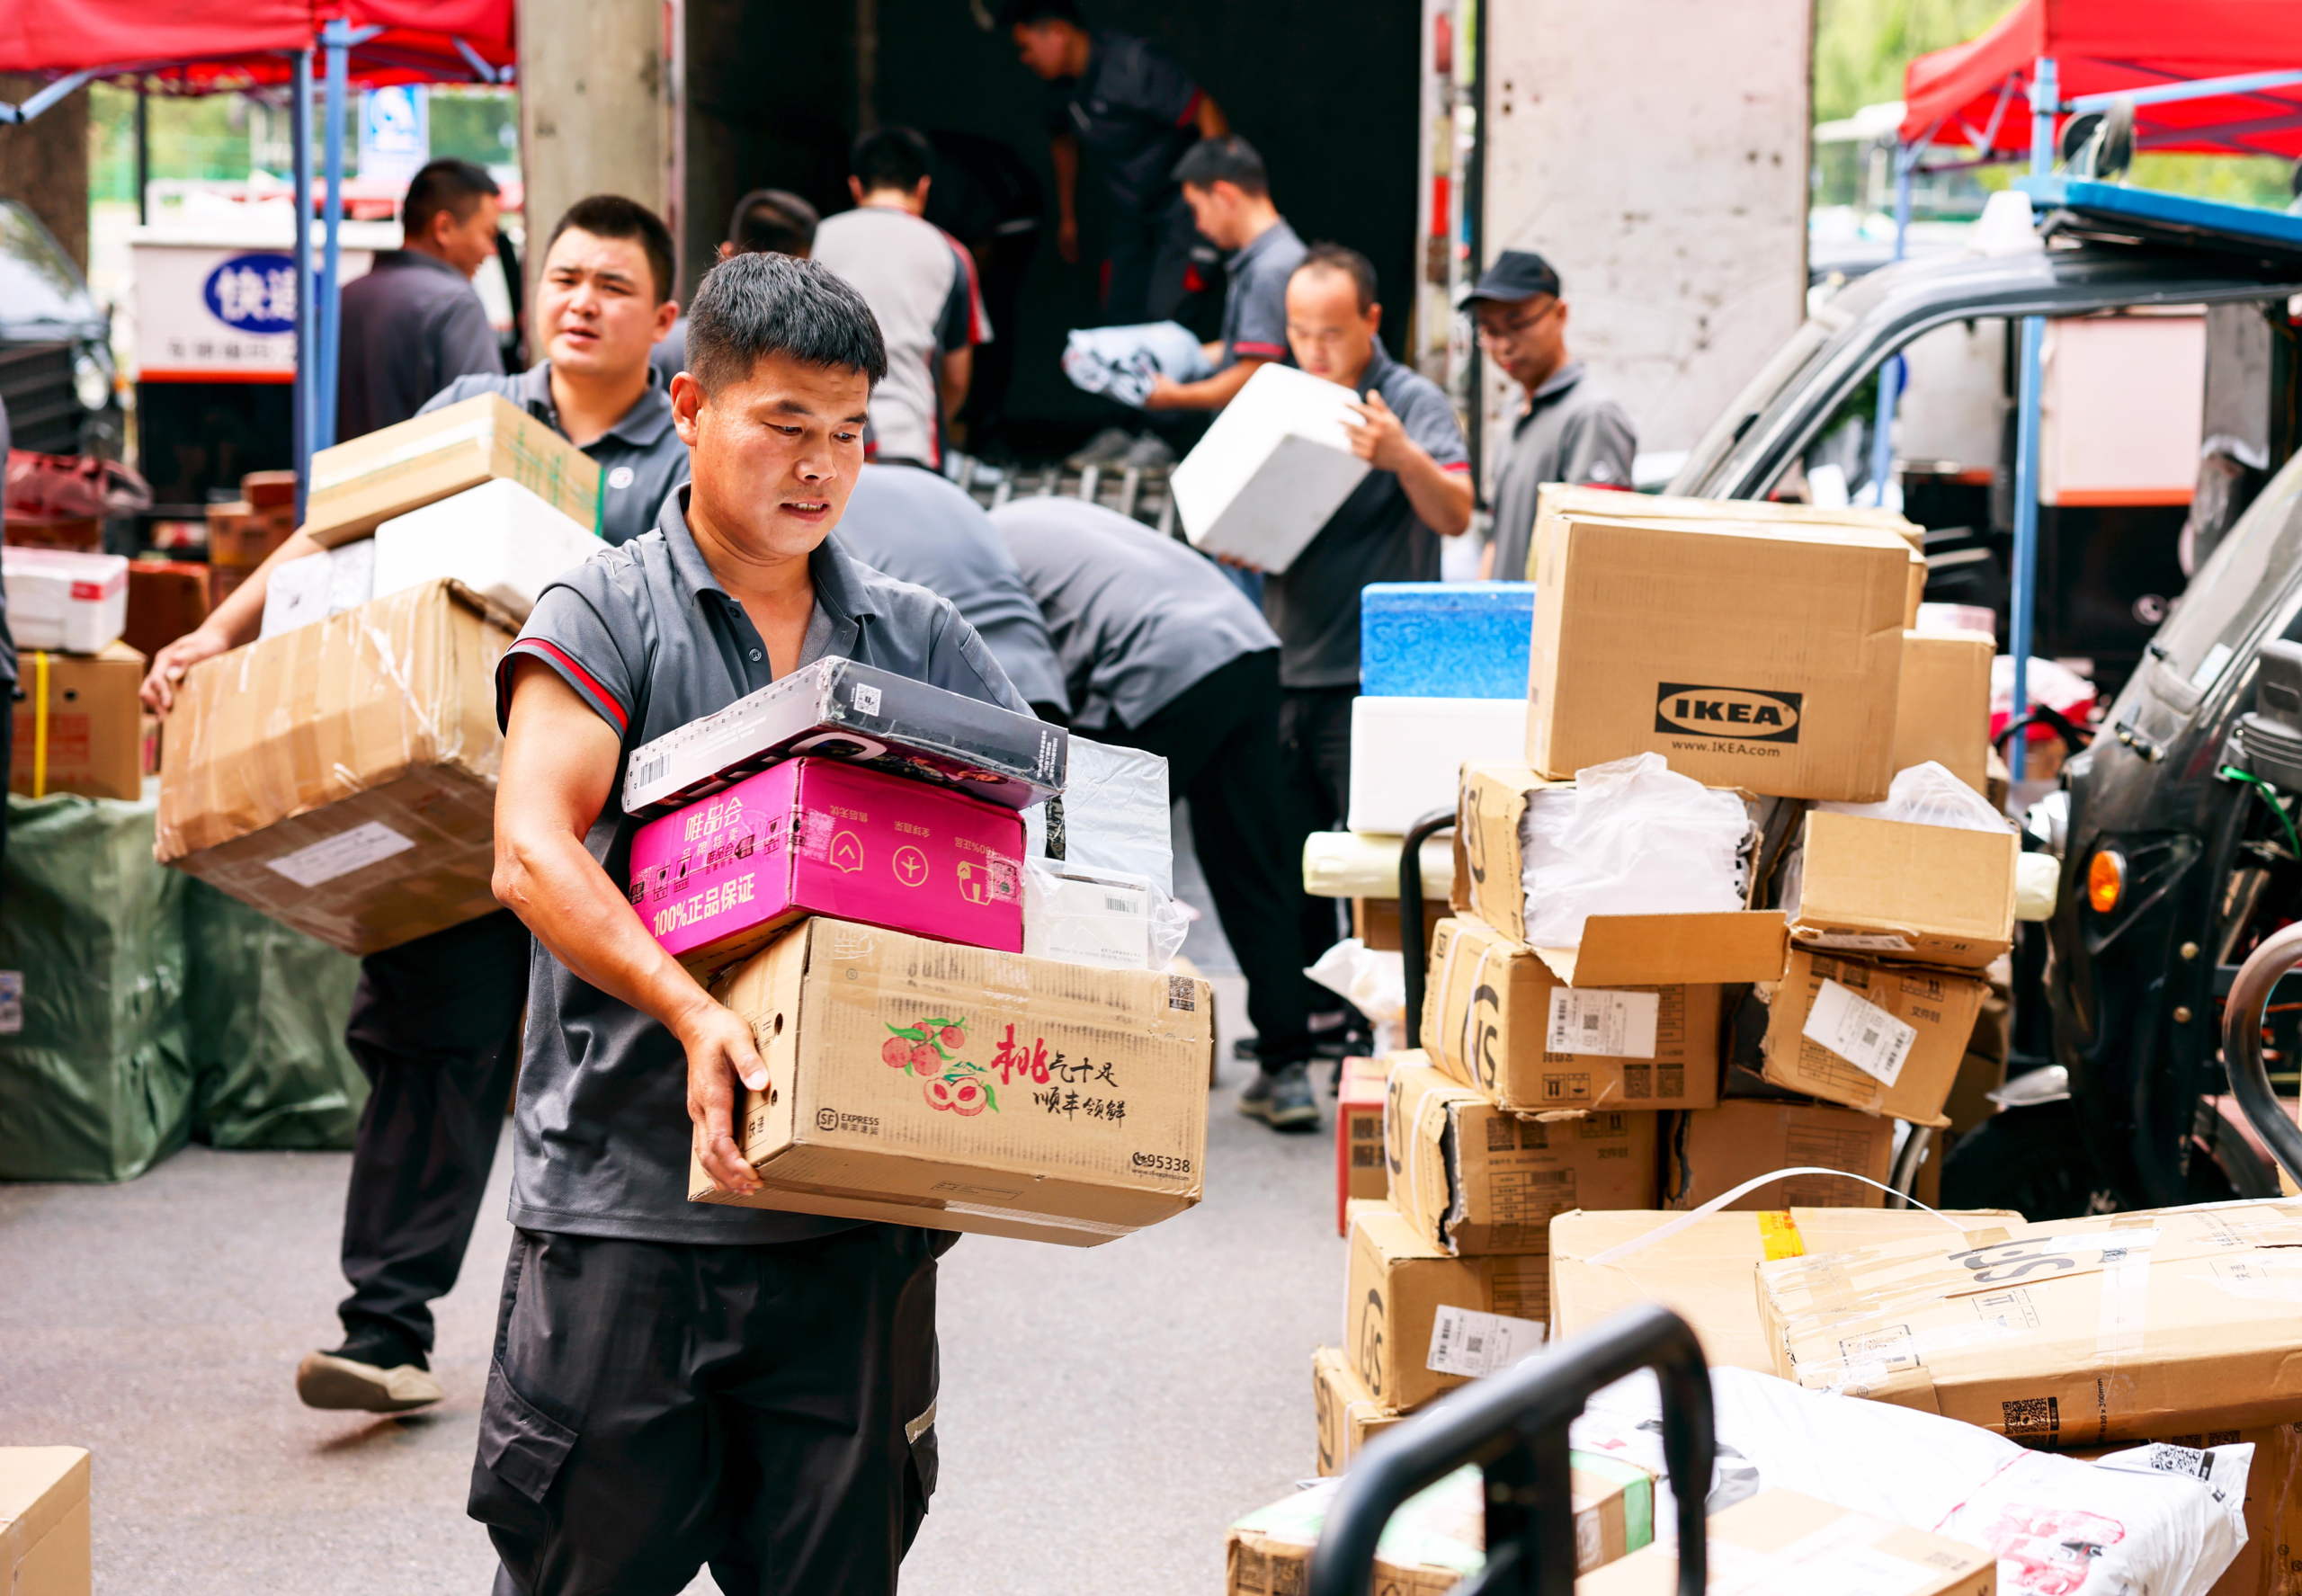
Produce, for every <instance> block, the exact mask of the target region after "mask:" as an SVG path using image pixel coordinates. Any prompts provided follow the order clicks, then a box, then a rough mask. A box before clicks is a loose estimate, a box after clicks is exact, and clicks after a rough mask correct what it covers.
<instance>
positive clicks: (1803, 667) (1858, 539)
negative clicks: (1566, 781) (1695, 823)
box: [1527, 508, 1910, 803]
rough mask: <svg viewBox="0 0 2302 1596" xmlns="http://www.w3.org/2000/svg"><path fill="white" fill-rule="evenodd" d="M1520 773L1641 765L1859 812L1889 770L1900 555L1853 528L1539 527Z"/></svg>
mask: <svg viewBox="0 0 2302 1596" xmlns="http://www.w3.org/2000/svg"><path fill="white" fill-rule="evenodd" d="M1536 539H1537V540H1536V547H1535V570H1536V575H1535V620H1534V632H1533V646H1532V654H1531V663H1530V671H1529V678H1528V705H1527V762H1528V763H1529V764H1530V765H1532V766H1533V767H1534V768H1535V769H1536V770H1538V771H1541V772H1542V773H1543V774H1545V775H1547V776H1551V777H1554V778H1566V777H1571V776H1572V775H1574V773H1575V771H1578V770H1580V769H1583V768H1584V767H1585V766H1587V765H1594V764H1600V763H1603V762H1606V761H1609V760H1615V759H1623V758H1627V757H1628V756H1629V755H1631V754H1634V753H1660V754H1662V755H1664V757H1665V758H1666V759H1668V760H1669V761H1670V763H1671V768H1672V769H1673V770H1674V771H1679V772H1681V773H1682V774H1684V775H1688V776H1691V777H1693V778H1694V779H1695V780H1698V781H1702V782H1707V783H1709V784H1710V785H1712V786H1718V787H1740V788H1744V789H1749V790H1751V791H1753V792H1765V793H1771V794H1775V795H1778V796H1780V797H1784V798H1844V799H1851V800H1853V801H1856V802H1865V803H1867V802H1870V801H1873V800H1876V799H1878V798H1884V797H1886V796H1887V783H1888V782H1889V780H1892V778H1893V776H1894V768H1893V754H1894V725H1895V706H1896V699H1897V696H1898V694H1899V693H1900V691H1901V685H1902V645H1903V622H1904V619H1905V609H1906V607H1907V598H1908V589H1909V571H1910V549H1909V546H1908V545H1907V544H1906V543H1905V540H1904V539H1901V538H1899V537H1897V536H1896V535H1895V534H1894V533H1892V532H1888V531H1878V530H1874V529H1870V528H1867V527H1851V526H1835V527H1814V526H1804V525H1797V524H1789V523H1783V522H1776V523H1773V524H1762V523H1761V522H1756V521H1749V522H1700V523H1697V522H1668V521H1656V520H1653V519H1651V518H1647V517H1646V516H1645V515H1644V514H1643V513H1642V512H1641V510H1639V509H1636V508H1617V509H1616V510H1614V511H1613V512H1612V513H1606V514H1602V513H1587V514H1586V513H1570V514H1563V515H1560V516H1557V518H1555V519H1554V521H1552V522H1550V523H1548V524H1544V523H1541V522H1538V526H1537V529H1536Z"/></svg>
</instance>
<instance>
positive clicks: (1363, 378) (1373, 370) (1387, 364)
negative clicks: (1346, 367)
mask: <svg viewBox="0 0 2302 1596" xmlns="http://www.w3.org/2000/svg"><path fill="white" fill-rule="evenodd" d="M1397 364H1398V362H1397V361H1395V360H1393V359H1392V358H1391V352H1390V351H1389V350H1387V349H1385V348H1384V347H1383V341H1382V340H1381V339H1380V338H1378V339H1376V340H1375V347H1374V349H1373V351H1372V352H1371V353H1370V355H1369V356H1368V359H1367V369H1366V370H1364V371H1361V373H1360V374H1359V397H1360V398H1361V400H1362V401H1363V400H1364V399H1365V398H1366V397H1367V396H1368V395H1369V394H1370V393H1371V392H1372V391H1373V390H1375V389H1376V388H1380V387H1382V386H1383V379H1385V378H1387V377H1388V376H1389V375H1390V374H1391V369H1392V368H1393V367H1395V366H1396V365H1397Z"/></svg>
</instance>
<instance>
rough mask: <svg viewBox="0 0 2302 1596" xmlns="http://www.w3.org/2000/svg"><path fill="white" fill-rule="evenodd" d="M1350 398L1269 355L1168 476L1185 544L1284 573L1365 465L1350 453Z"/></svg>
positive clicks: (1335, 386) (1347, 393) (1337, 386)
mask: <svg viewBox="0 0 2302 1596" xmlns="http://www.w3.org/2000/svg"><path fill="white" fill-rule="evenodd" d="M1353 397H1355V396H1354V395H1353V394H1352V391H1351V389H1349V388H1344V387H1343V385H1342V384H1340V383H1335V382H1329V381H1327V380H1326V379H1325V378H1323V377H1314V376H1312V375H1311V374H1310V373H1309V372H1307V371H1301V370H1297V369H1296V368H1294V367H1292V366H1288V365H1282V364H1280V363H1278V362H1276V361H1274V362H1272V363H1271V364H1270V365H1266V366H1264V367H1263V368H1262V369H1261V370H1258V371H1256V372H1255V374H1254V376H1253V377H1250V378H1248V379H1247V381H1246V386H1245V387H1244V388H1241V389H1240V390H1239V391H1238V393H1237V394H1236V396H1235V397H1233V398H1232V400H1231V402H1230V403H1229V404H1228V405H1226V406H1223V409H1222V411H1221V412H1220V413H1219V414H1218V415H1217V416H1216V417H1215V420H1214V422H1213V424H1210V425H1209V427H1208V429H1207V431H1206V432H1205V433H1204V434H1202V435H1201V437H1200V441H1198V442H1197V443H1196V444H1194V445H1192V447H1191V452H1190V453H1189V454H1187V455H1185V456H1183V458H1182V459H1181V460H1180V461H1178V462H1177V463H1176V466H1175V468H1174V473H1173V476H1172V477H1170V478H1169V479H1168V489H1169V491H1170V492H1171V493H1172V494H1173V495H1174V501H1175V513H1176V514H1177V516H1179V517H1180V518H1181V519H1182V523H1183V534H1184V536H1186V537H1188V538H1189V539H1191V546H1192V547H1193V548H1198V549H1200V551H1202V552H1203V553H1207V554H1213V555H1228V556H1230V557H1233V558H1235V559H1239V560H1244V561H1245V562H1246V563H1247V564H1248V565H1251V566H1255V567H1256V568H1257V569H1259V570H1263V571H1269V572H1271V573H1273V574H1277V573H1279V572H1282V571H1284V570H1286V569H1287V567H1288V566H1289V564H1290V563H1291V562H1292V561H1293V560H1294V558H1295V557H1296V556H1297V555H1298V554H1300V553H1302V552H1303V549H1304V548H1305V547H1306V546H1307V545H1308V544H1309V542H1310V541H1311V539H1314V538H1316V537H1317V536H1318V535H1319V529H1320V528H1321V527H1324V526H1325V525H1326V523H1327V518H1328V517H1329V516H1331V515H1333V514H1334V513H1335V511H1336V510H1337V509H1339V508H1341V507H1342V504H1343V500H1345V499H1347V498H1349V497H1350V496H1351V494H1352V489H1354V488H1356V487H1357V486H1359V484H1360V483H1361V481H1362V480H1363V479H1364V478H1365V477H1366V475H1367V473H1368V471H1369V470H1370V467H1369V466H1368V464H1367V462H1366V461H1365V460H1362V459H1360V458H1359V457H1358V456H1357V455H1355V454H1353V453H1352V452H1351V424H1352V415H1351V412H1350V410H1349V408H1348V407H1349V406H1350V404H1351V402H1352V398H1353Z"/></svg>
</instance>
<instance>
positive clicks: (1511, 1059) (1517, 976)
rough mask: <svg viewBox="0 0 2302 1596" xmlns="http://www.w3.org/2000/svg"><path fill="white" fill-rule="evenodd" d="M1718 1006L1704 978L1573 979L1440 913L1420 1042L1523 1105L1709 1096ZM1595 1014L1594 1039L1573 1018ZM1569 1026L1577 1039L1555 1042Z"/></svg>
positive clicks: (1650, 1103) (1534, 1109)
mask: <svg viewBox="0 0 2302 1596" xmlns="http://www.w3.org/2000/svg"><path fill="white" fill-rule="evenodd" d="M1679 918H1699V917H1698V916H1680V917H1679ZM1727 918H1734V917H1733V916H1728V917H1727ZM1718 1013H1719V991H1718V987H1717V986H1715V985H1708V984H1697V985H1667V986H1657V985H1631V984H1628V983H1626V984H1624V985H1619V986H1604V987H1598V986H1593V987H1585V988H1580V989H1573V990H1570V989H1569V987H1568V986H1567V985H1566V982H1564V981H1562V980H1560V979H1559V977H1558V976H1557V975H1555V974H1553V973H1552V970H1551V967H1550V966H1549V965H1548V964H1546V963H1545V962H1544V961H1543V960H1542V959H1541V958H1539V957H1538V956H1537V954H1536V951H1535V950H1533V949H1531V948H1529V947H1526V946H1525V945H1523V944H1522V943H1519V942H1514V941H1512V940H1511V939H1510V938H1508V937H1506V936H1504V935H1503V933H1502V932H1498V931H1496V930H1495V928H1494V927H1493V926H1491V925H1487V924H1485V923H1482V922H1479V921H1477V920H1454V919H1448V920H1442V921H1441V922H1440V923H1439V934H1438V938H1437V940H1436V941H1434V942H1433V943H1432V949H1431V975H1430V979H1429V981H1428V982H1427V983H1426V984H1425V985H1424V988H1423V1051H1424V1052H1425V1053H1427V1054H1429V1055H1430V1058H1431V1062H1432V1064H1433V1065H1437V1066H1438V1067H1439V1068H1440V1069H1441V1070H1443V1071H1444V1072H1446V1074H1448V1075H1450V1076H1451V1077H1452V1078H1453V1079H1455V1080H1457V1081H1459V1082H1461V1083H1463V1084H1464V1085H1466V1086H1474V1087H1477V1089H1478V1090H1479V1091H1481V1092H1486V1094H1487V1095H1488V1096H1489V1097H1492V1098H1493V1099H1494V1100H1495V1101H1496V1102H1497V1103H1499V1104H1501V1105H1502V1106H1503V1107H1504V1108H1509V1109H1516V1110H1520V1111H1521V1112H1522V1113H1548V1112H1551V1111H1553V1110H1562V1109H1691V1108H1708V1107H1709V1106H1710V1105H1711V1104H1712V1103H1715V1102H1717V1101H1718ZM1593 1016H1595V1017H1596V1018H1597V1020H1598V1021H1599V1024H1598V1027H1597V1030H1595V1032H1592V1033H1590V1034H1593V1035H1595V1036H1596V1037H1598V1038H1599V1039H1600V1040H1599V1041H1598V1042H1597V1043H1593V1042H1586V1041H1584V1040H1583V1037H1584V1035H1585V1034H1586V1032H1585V1030H1584V1028H1583V1027H1582V1026H1581V1025H1580V1024H1579V1023H1578V1022H1579V1021H1584V1020H1588V1019H1591V1018H1592V1017H1593ZM1569 1035H1571V1036H1574V1037H1575V1039H1576V1046H1577V1048H1581V1049H1584V1050H1581V1051H1569V1050H1566V1049H1564V1048H1561V1049H1557V1050H1554V1049H1553V1048H1552V1046H1551V1043H1552V1042H1553V1040H1554V1039H1558V1038H1563V1037H1565V1036H1569Z"/></svg>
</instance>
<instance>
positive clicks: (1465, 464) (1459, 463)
mask: <svg viewBox="0 0 2302 1596" xmlns="http://www.w3.org/2000/svg"><path fill="white" fill-rule="evenodd" d="M1470 468H1471V463H1470V461H1468V460H1449V461H1448V462H1447V463H1446V464H1445V465H1443V466H1441V467H1440V469H1441V471H1468V470H1469V469H1470Z"/></svg>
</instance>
